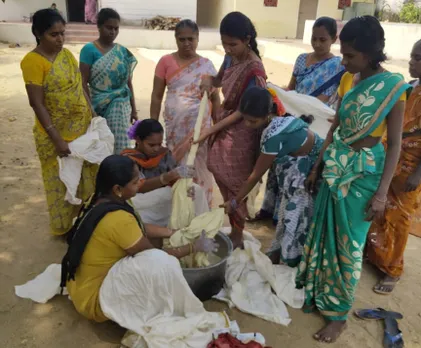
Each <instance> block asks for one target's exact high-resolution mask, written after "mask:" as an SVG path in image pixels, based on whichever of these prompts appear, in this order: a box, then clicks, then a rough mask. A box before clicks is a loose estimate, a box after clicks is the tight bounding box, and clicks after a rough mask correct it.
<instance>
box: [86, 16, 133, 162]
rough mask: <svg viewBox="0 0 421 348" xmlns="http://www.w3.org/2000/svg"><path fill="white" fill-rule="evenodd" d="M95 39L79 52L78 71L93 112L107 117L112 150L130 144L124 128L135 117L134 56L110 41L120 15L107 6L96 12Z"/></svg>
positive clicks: (128, 125)
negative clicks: (96, 37)
mask: <svg viewBox="0 0 421 348" xmlns="http://www.w3.org/2000/svg"><path fill="white" fill-rule="evenodd" d="M97 24H98V30H99V38H98V40H96V41H94V42H91V43H88V44H87V45H85V46H84V47H83V49H82V51H81V52H80V71H81V73H82V77H83V85H84V88H85V91H86V92H87V93H88V95H89V96H90V98H91V101H92V105H93V107H94V109H95V112H96V113H97V114H98V115H99V116H102V117H104V118H105V119H106V120H107V124H108V127H110V129H111V131H112V133H113V134H114V138H115V143H114V153H115V154H120V152H121V151H122V150H124V149H126V148H128V147H130V146H129V145H130V140H129V138H128V136H127V130H128V129H129V127H130V125H131V123H133V122H134V121H136V120H137V112H136V104H135V100H134V93H133V85H132V73H133V70H134V68H135V67H136V64H137V60H136V58H135V57H134V56H133V54H132V53H131V52H130V51H129V50H128V49H127V48H125V47H123V46H121V45H119V44H116V43H114V40H115V39H116V38H117V35H118V31H119V26H120V16H119V14H118V13H117V12H116V11H114V10H112V9H109V8H104V9H102V10H101V11H100V12H99V14H98V22H97Z"/></svg>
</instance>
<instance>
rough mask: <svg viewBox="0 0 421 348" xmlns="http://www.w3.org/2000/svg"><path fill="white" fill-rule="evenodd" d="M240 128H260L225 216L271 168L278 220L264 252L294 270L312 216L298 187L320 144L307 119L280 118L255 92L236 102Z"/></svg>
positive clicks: (265, 96) (269, 100)
mask: <svg viewBox="0 0 421 348" xmlns="http://www.w3.org/2000/svg"><path fill="white" fill-rule="evenodd" d="M240 112H241V114H242V115H243V117H244V120H245V122H246V126H247V127H250V128H255V129H259V128H265V130H264V131H263V135H262V139H261V146H260V156H259V158H258V160H257V162H256V165H255V166H254V169H253V172H252V173H251V175H250V176H249V178H248V179H247V181H246V182H245V183H244V184H243V186H242V187H241V189H240V191H239V193H238V195H237V197H236V198H235V199H233V200H231V201H230V202H226V203H225V204H224V207H225V210H226V212H227V213H229V212H232V211H234V210H235V209H236V208H237V207H238V203H239V202H241V201H242V200H244V199H245V198H246V197H247V195H248V194H249V193H250V191H251V190H252V189H253V187H254V186H255V185H256V184H257V183H258V182H259V180H261V179H262V177H263V175H264V174H265V173H266V171H267V170H268V169H269V168H270V167H271V166H272V165H273V164H275V167H274V168H275V171H274V172H275V173H276V179H277V185H278V188H279V192H280V195H279V200H280V202H279V204H280V208H279V216H278V223H277V226H276V237H275V240H274V241H273V242H272V246H271V248H270V250H269V257H270V258H271V259H272V262H273V263H275V264H279V263H285V264H287V265H289V266H291V267H295V266H297V264H298V263H299V261H300V259H301V256H302V253H303V245H304V242H305V239H306V235H307V232H308V230H309V227H310V222H311V217H312V212H313V197H312V195H311V194H310V193H308V192H307V191H306V190H305V187H304V182H305V180H306V178H307V176H308V174H309V173H310V171H311V169H312V167H313V164H314V163H315V161H316V160H317V157H318V155H319V152H320V149H321V147H322V145H323V139H321V138H320V137H319V136H318V135H317V134H315V133H314V132H313V131H311V130H310V129H309V124H310V123H312V121H313V117H312V116H301V118H296V117H294V116H289V115H288V116H287V115H285V116H283V117H279V116H281V115H284V114H285V110H284V108H283V106H282V103H281V102H280V100H279V99H278V97H277V96H276V93H275V92H274V91H269V90H267V89H265V88H261V87H253V88H250V89H248V90H247V91H246V92H245V93H244V95H243V97H242V99H241V103H240Z"/></svg>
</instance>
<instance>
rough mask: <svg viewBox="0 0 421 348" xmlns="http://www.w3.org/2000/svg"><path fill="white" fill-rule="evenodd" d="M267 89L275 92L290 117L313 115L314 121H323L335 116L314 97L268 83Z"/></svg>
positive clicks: (331, 110)
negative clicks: (318, 119)
mask: <svg viewBox="0 0 421 348" xmlns="http://www.w3.org/2000/svg"><path fill="white" fill-rule="evenodd" d="M268 88H272V89H273V90H274V91H275V92H276V94H277V95H278V98H279V99H280V100H281V102H282V104H283V105H284V107H285V111H286V112H287V113H289V114H291V115H294V116H296V117H299V116H301V115H307V116H308V115H313V116H314V117H315V118H316V119H317V118H320V119H324V120H327V119H328V118H330V117H333V116H335V110H333V109H332V108H330V107H329V106H327V105H326V104H325V103H323V102H322V101H320V100H319V99H317V98H315V97H312V96H309V95H305V94H299V93H297V92H296V91H285V90H283V89H282V88H281V87H279V86H277V85H274V84H273V83H270V82H269V83H268Z"/></svg>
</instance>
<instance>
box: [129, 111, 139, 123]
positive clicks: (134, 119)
mask: <svg viewBox="0 0 421 348" xmlns="http://www.w3.org/2000/svg"><path fill="white" fill-rule="evenodd" d="M137 120H138V117H137V111H136V110H134V111H132V113H131V115H130V124H133V123H135V122H136V121H137Z"/></svg>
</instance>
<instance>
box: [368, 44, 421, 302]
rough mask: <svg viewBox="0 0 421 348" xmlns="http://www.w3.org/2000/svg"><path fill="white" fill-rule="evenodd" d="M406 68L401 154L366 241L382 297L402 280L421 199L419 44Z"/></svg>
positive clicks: (420, 74) (420, 64)
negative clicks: (409, 81)
mask: <svg viewBox="0 0 421 348" xmlns="http://www.w3.org/2000/svg"><path fill="white" fill-rule="evenodd" d="M409 66H410V73H411V76H412V77H415V78H417V80H416V81H415V82H414V83H413V87H414V89H413V91H412V93H411V95H410V97H409V99H408V102H407V105H406V109H405V118H404V122H403V134H402V151H401V155H400V158H399V163H398V166H397V168H396V172H395V176H394V177H393V180H392V183H391V185H390V188H389V192H388V194H387V206H386V214H385V218H384V219H381V220H378V221H377V220H376V221H375V222H374V223H373V225H372V226H371V229H370V232H369V233H368V238H367V256H368V259H369V261H370V262H371V263H372V264H373V265H375V266H376V267H377V268H378V269H380V270H381V271H382V272H383V273H384V277H383V279H382V280H380V282H379V283H378V284H377V285H376V286H375V287H374V288H373V290H374V292H376V293H378V294H381V295H388V294H390V293H391V292H392V291H393V289H394V288H395V285H396V283H397V282H398V281H399V279H400V277H401V276H402V273H403V266H404V262H403V259H404V252H405V247H406V243H407V241H408V236H409V233H410V232H411V230H412V231H416V229H415V227H416V225H415V224H414V220H415V219H414V216H415V215H416V213H417V209H419V208H418V205H419V203H418V200H419V199H420V195H421V86H420V84H419V81H420V78H421V40H420V41H418V42H417V43H416V44H415V46H414V48H413V50H412V54H411V61H410V63H409ZM418 232H419V230H418Z"/></svg>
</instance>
